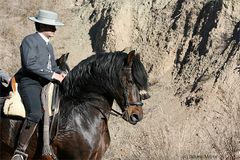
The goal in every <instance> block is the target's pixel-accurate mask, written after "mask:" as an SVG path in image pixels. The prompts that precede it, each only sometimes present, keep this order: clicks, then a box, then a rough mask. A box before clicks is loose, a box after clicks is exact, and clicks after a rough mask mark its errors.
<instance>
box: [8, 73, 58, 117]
mask: <svg viewBox="0 0 240 160" xmlns="http://www.w3.org/2000/svg"><path fill="white" fill-rule="evenodd" d="M47 86H48V87H46V88H47V91H48V92H44V94H46V95H44V97H45V98H44V99H43V98H42V103H43V104H47V106H46V105H44V110H45V111H46V110H48V115H49V116H52V115H53V110H54V108H55V104H56V101H55V100H53V99H54V98H52V97H53V94H55V93H54V84H53V83H50V84H49V85H47ZM10 87H11V89H10V91H9V94H8V96H7V97H4V99H5V102H4V106H3V113H4V114H5V115H6V116H18V117H22V118H26V111H25V107H24V105H23V103H22V100H21V96H20V94H19V92H18V89H17V87H18V83H17V82H16V78H15V77H13V78H12V80H11V83H10ZM42 97H43V96H42Z"/></svg>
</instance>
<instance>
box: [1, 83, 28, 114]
mask: <svg viewBox="0 0 240 160" xmlns="http://www.w3.org/2000/svg"><path fill="white" fill-rule="evenodd" d="M16 87H17V84H16ZM3 113H4V114H5V115H7V116H20V117H23V118H25V117H26V111H25V107H24V105H23V103H22V100H21V97H20V95H19V93H18V91H17V90H16V91H15V92H12V91H11V92H10V93H9V98H7V99H6V100H5V103H4V106H3Z"/></svg>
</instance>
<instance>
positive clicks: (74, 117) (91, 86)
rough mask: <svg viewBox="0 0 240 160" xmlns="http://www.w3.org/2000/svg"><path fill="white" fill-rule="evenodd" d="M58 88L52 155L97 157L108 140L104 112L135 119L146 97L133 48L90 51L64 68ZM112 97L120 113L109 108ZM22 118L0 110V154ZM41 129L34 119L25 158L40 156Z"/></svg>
mask: <svg viewBox="0 0 240 160" xmlns="http://www.w3.org/2000/svg"><path fill="white" fill-rule="evenodd" d="M59 88H60V89H59V92H60V94H61V95H60V106H59V119H58V129H57V132H56V134H55V136H54V138H53V139H52V140H51V147H52V151H53V153H54V155H55V156H56V157H57V159H68V160H70V159H81V160H99V159H102V157H103V155H104V153H105V152H106V150H107V148H108V147H109V145H110V134H109V130H108V120H109V117H110V115H111V114H119V115H121V117H122V118H123V119H124V120H125V121H127V122H129V123H130V124H132V125H136V124H137V123H138V122H140V121H141V120H142V119H143V108H142V106H143V102H142V101H143V100H144V99H147V98H149V97H150V96H149V94H148V92H147V89H148V75H147V72H146V70H145V68H144V65H143V64H142V62H141V60H140V56H139V55H138V54H135V51H130V52H129V53H126V52H124V51H116V52H106V53H105V52H102V53H96V54H94V55H92V56H90V57H88V58H86V59H85V60H83V61H81V62H80V63H79V64H78V65H76V66H75V67H74V68H73V69H72V70H70V71H69V73H68V74H67V76H66V77H65V79H64V80H63V81H62V83H61V84H60V86H59ZM114 100H115V101H116V103H117V104H118V106H119V108H120V110H121V111H120V112H121V113H120V112H117V111H115V112H114V111H113V108H112V106H113V103H114ZM22 123H23V120H22V119H18V118H9V117H4V116H3V115H1V119H0V132H1V135H0V138H1V141H0V142H1V145H0V147H1V148H0V158H1V159H10V157H11V156H12V154H13V149H14V148H15V146H16V142H17V137H18V135H19V131H20V126H21V125H22ZM41 130H42V129H41V125H39V127H38V129H37V130H36V132H35V134H34V135H33V136H32V138H31V141H30V144H29V146H28V148H27V154H28V155H29V159H41V150H42V146H41V145H42V139H41V136H42V135H41Z"/></svg>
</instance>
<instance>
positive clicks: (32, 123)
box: [12, 10, 66, 160]
mask: <svg viewBox="0 0 240 160" xmlns="http://www.w3.org/2000/svg"><path fill="white" fill-rule="evenodd" d="M29 19H30V20H32V21H34V22H35V28H36V31H37V32H36V33H33V34H30V35H28V36H26V37H25V38H24V39H23V41H22V43H21V46H20V53H21V64H22V68H21V74H22V75H21V78H20V81H19V85H18V86H19V87H18V89H19V93H20V95H21V98H22V101H23V104H24V106H25V109H26V113H27V116H26V119H25V121H24V123H23V126H22V129H21V131H20V135H19V139H18V143H17V148H16V150H15V152H14V155H13V157H12V160H23V159H27V157H28V155H27V154H26V153H25V151H26V149H27V147H28V144H29V141H30V139H31V137H32V135H33V133H34V131H35V128H36V127H37V124H38V122H39V121H40V120H41V118H42V115H43V112H42V105H41V97H40V94H41V90H42V88H43V86H45V85H46V84H47V83H49V82H50V81H59V82H62V80H63V79H64V77H65V76H66V75H65V74H64V73H63V72H62V71H61V70H60V69H59V68H58V67H57V65H56V62H55V56H54V53H53V47H52V45H51V44H50V42H49V39H50V38H51V37H53V36H54V33H55V31H56V26H63V25H64V24H63V23H61V22H60V21H59V20H58V14H57V13H55V12H52V11H47V10H39V12H38V15H37V16H36V17H29Z"/></svg>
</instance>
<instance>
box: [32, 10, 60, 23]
mask: <svg viewBox="0 0 240 160" xmlns="http://www.w3.org/2000/svg"><path fill="white" fill-rule="evenodd" d="M28 18H29V19H30V20H32V21H34V22H38V23H42V24H47V25H52V26H63V25H64V24H63V23H62V22H60V21H59V20H58V14H57V13H55V12H52V11H47V10H43V9H40V10H39V12H38V15H37V16H36V17H28Z"/></svg>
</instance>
